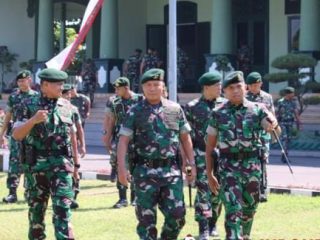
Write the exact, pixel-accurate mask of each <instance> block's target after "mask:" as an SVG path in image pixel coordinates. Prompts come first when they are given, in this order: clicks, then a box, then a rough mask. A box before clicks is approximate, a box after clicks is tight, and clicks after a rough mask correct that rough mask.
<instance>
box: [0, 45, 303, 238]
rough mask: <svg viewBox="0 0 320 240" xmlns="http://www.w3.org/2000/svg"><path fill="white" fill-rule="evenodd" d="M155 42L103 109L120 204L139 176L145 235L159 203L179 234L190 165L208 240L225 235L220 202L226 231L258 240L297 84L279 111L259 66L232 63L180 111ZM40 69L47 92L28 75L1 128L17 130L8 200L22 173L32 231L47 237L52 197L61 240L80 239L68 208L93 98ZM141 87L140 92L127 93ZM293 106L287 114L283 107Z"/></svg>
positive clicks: (152, 230)
mask: <svg viewBox="0 0 320 240" xmlns="http://www.w3.org/2000/svg"><path fill="white" fill-rule="evenodd" d="M149 50H150V51H149ZM149 50H148V53H147V54H146V55H145V57H143V58H142V59H141V60H140V64H138V62H139V61H138V59H140V57H141V56H140V55H141V51H140V50H139V49H137V50H136V53H135V55H134V56H132V57H130V58H129V60H130V59H131V58H132V61H133V62H136V64H135V65H136V66H135V70H137V71H136V75H135V74H134V73H133V70H131V67H130V62H129V60H128V61H127V62H126V66H127V67H125V68H124V69H125V71H124V73H125V74H126V76H128V77H129V76H131V77H132V79H129V78H127V77H120V78H118V79H117V80H116V81H115V82H114V84H113V86H114V88H115V93H116V95H115V96H112V97H111V98H110V99H109V100H108V102H107V106H106V115H105V120H104V124H103V127H104V130H103V141H104V143H105V145H106V148H107V150H108V151H109V153H110V155H111V165H112V166H113V168H114V170H115V172H116V175H117V188H118V191H119V201H118V202H117V203H116V204H115V205H114V207H115V208H121V207H126V206H127V205H128V202H127V196H126V190H127V188H128V182H130V183H131V187H130V189H131V199H130V200H131V204H132V205H133V206H135V207H136V217H137V220H138V225H137V229H136V231H137V234H138V235H139V237H140V239H157V236H158V233H157V228H156V222H157V213H156V209H157V208H156V207H157V206H158V207H159V209H160V211H161V212H162V213H163V215H164V217H165V220H164V225H163V228H162V232H161V233H160V236H161V239H177V237H178V235H179V233H180V230H181V229H182V227H183V226H184V224H185V214H186V209H185V203H184V197H183V180H182V174H183V173H185V174H186V178H187V181H188V182H192V181H194V180H195V187H196V190H197V193H196V197H195V202H194V206H195V221H196V222H197V223H198V227H199V232H198V235H199V239H200V240H206V239H209V236H218V235H219V234H218V231H217V228H216V222H217V220H218V217H219V215H220V212H221V208H222V206H224V208H225V230H226V238H227V239H249V238H250V233H251V229H252V223H253V218H254V214H255V212H256V209H257V206H258V203H259V202H264V201H267V195H266V189H267V174H266V164H267V163H268V156H269V145H270V143H271V139H272V138H271V134H280V131H281V129H283V131H284V133H285V134H284V135H283V141H285V142H286V144H287V145H286V146H288V143H289V141H290V139H291V138H290V133H291V131H292V129H291V128H292V125H293V123H294V122H296V123H297V126H298V127H300V125H301V124H300V120H299V117H298V114H297V112H296V105H295V103H294V99H293V97H294V89H293V88H290V87H287V88H286V89H284V97H283V98H281V99H280V100H279V101H278V102H279V107H278V108H277V109H278V111H277V112H275V110H274V106H273V101H272V97H271V95H269V94H268V93H266V92H264V91H262V90H261V86H262V77H261V75H260V74H259V73H257V72H252V73H250V74H248V75H247V77H246V78H244V76H243V73H242V72H241V71H234V72H231V73H229V74H228V75H227V76H226V78H225V79H222V76H221V74H220V73H219V72H208V73H205V74H203V75H202V76H201V77H200V78H199V80H198V83H199V85H200V86H201V89H202V91H201V96H200V97H199V98H196V99H194V100H192V101H191V102H189V103H188V104H187V105H186V106H185V108H184V110H183V108H182V107H181V106H180V105H179V104H177V103H175V102H172V101H170V100H168V99H167V98H166V97H165V92H166V87H165V83H164V74H165V72H164V71H163V70H162V69H160V68H158V67H159V66H161V63H159V61H156V60H155V59H157V58H156V55H153V53H152V49H149ZM151 62H152V64H155V66H154V65H152V66H151ZM138 67H139V68H138ZM138 70H139V75H137V74H138ZM140 75H141V77H140ZM38 76H39V78H40V79H41V91H40V93H37V92H35V91H33V90H32V89H31V82H32V79H31V73H30V72H29V71H26V70H23V71H21V72H19V73H18V75H17V77H16V80H17V85H18V89H17V90H16V91H14V92H13V93H12V94H11V95H10V97H9V100H8V107H7V109H6V114H5V117H4V121H3V126H2V130H1V132H0V140H1V143H3V141H4V140H5V135H6V133H7V129H8V126H9V122H10V120H11V121H12V122H13V128H12V130H10V131H9V132H8V135H9V136H10V161H9V163H10V166H9V171H8V178H7V187H8V189H9V194H8V196H7V197H5V198H3V201H4V202H6V203H15V202H17V194H16V190H17V187H18V185H19V181H20V175H21V173H22V172H23V173H24V178H25V198H26V200H27V201H28V204H29V223H30V224H29V226H30V228H29V239H43V238H45V224H44V215H45V211H46V207H47V203H48V199H49V197H50V195H51V197H52V200H53V212H54V214H53V219H54V221H53V222H54V227H55V235H56V238H57V239H74V236H73V231H72V227H71V225H70V216H71V212H70V208H78V207H79V205H78V203H77V202H76V196H77V194H78V192H79V174H78V169H79V168H80V162H79V156H78V153H80V154H81V155H82V157H83V156H84V155H85V154H86V145H85V141H84V131H83V127H84V122H85V119H86V118H87V117H88V116H89V110H90V99H89V98H88V97H86V96H84V95H82V94H79V93H77V91H76V87H75V86H73V85H70V84H65V85H63V83H64V81H65V80H66V79H67V77H68V76H67V74H66V73H65V72H63V71H58V70H55V69H44V70H42V71H41V72H40V74H39V75H38ZM132 85H133V86H135V85H137V86H136V90H137V91H138V90H139V89H140V90H142V92H143V94H137V93H135V92H134V91H132V90H130V87H132ZM222 89H223V94H222ZM62 90H63V91H62ZM61 94H62V95H61ZM61 96H62V97H63V98H60V97H61ZM92 99H93V98H92ZM288 108H290V111H286V110H285V109H288ZM276 117H277V118H278V120H279V121H277V119H276ZM279 125H280V126H281V128H280V126H279ZM39 139H41V141H40V140H39ZM286 153H287V152H286ZM186 169H189V170H190V171H187V170H186Z"/></svg>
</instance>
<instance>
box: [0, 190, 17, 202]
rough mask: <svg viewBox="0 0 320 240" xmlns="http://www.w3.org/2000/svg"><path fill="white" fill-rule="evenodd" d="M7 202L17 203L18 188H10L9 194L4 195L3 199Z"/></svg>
mask: <svg viewBox="0 0 320 240" xmlns="http://www.w3.org/2000/svg"><path fill="white" fill-rule="evenodd" d="M2 201H3V202H5V203H16V202H17V201H18V198H17V189H16V188H10V189H9V195H8V196H6V197H4V198H3V199H2Z"/></svg>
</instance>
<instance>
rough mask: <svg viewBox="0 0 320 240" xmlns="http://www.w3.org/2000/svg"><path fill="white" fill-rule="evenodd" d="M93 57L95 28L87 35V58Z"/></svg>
mask: <svg viewBox="0 0 320 240" xmlns="http://www.w3.org/2000/svg"><path fill="white" fill-rule="evenodd" d="M92 57H93V28H91V29H90V31H89V32H88V34H87V37H86V58H92Z"/></svg>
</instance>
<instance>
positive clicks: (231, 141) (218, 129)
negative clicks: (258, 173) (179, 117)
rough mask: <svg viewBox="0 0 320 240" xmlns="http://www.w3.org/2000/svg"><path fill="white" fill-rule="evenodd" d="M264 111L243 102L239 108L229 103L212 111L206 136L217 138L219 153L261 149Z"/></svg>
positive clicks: (265, 115) (261, 108) (265, 114)
mask: <svg viewBox="0 0 320 240" xmlns="http://www.w3.org/2000/svg"><path fill="white" fill-rule="evenodd" d="M267 116H268V113H267V112H266V109H265V108H263V107H261V106H259V105H258V104H255V103H253V102H250V101H248V100H244V102H243V104H241V105H239V106H235V105H232V104H231V103H230V102H229V101H227V102H225V103H224V104H222V105H221V106H220V107H218V108H215V109H214V110H213V111H212V116H211V118H210V120H209V124H208V128H207V134H209V135H214V136H217V145H218V148H219V150H220V153H238V152H252V151H257V150H259V149H260V148H261V147H262V143H261V132H262V127H261V122H262V120H263V119H264V118H265V117H267Z"/></svg>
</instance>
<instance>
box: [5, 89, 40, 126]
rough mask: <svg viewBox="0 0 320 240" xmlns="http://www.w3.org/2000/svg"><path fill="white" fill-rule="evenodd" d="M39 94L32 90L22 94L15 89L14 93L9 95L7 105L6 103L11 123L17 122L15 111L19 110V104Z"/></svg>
mask: <svg viewBox="0 0 320 240" xmlns="http://www.w3.org/2000/svg"><path fill="white" fill-rule="evenodd" d="M38 95H39V93H38V92H36V91H34V90H29V91H28V92H22V91H20V90H19V89H17V90H16V91H15V92H13V93H12V94H10V96H9V99H8V103H7V108H6V111H7V112H11V113H12V121H13V122H15V121H16V120H17V110H18V109H19V108H21V103H22V102H23V100H24V99H25V98H29V97H34V96H38Z"/></svg>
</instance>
